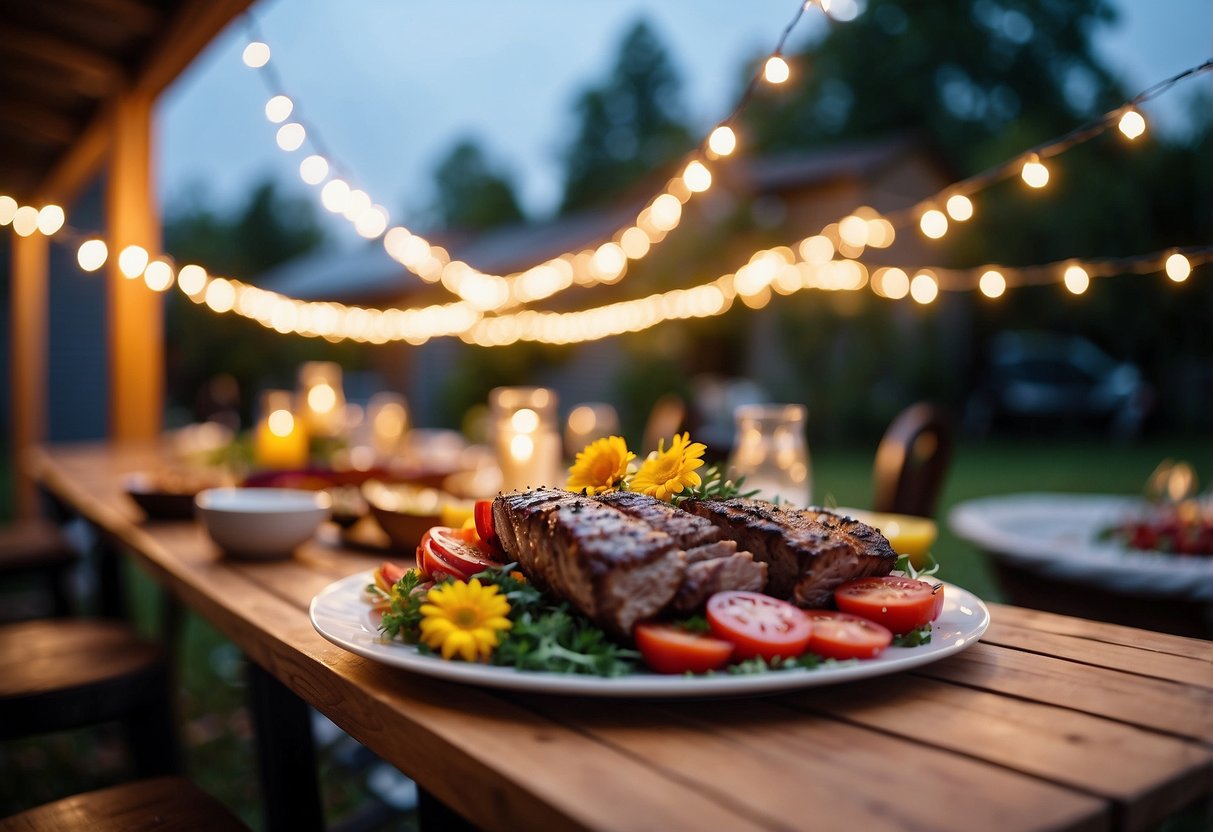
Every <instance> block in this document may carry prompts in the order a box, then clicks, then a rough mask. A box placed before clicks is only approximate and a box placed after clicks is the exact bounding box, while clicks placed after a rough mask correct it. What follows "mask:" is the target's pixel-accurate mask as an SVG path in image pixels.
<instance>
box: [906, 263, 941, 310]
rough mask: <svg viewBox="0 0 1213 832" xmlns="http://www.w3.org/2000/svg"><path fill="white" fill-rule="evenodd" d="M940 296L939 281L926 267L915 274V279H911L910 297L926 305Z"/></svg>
mask: <svg viewBox="0 0 1213 832" xmlns="http://www.w3.org/2000/svg"><path fill="white" fill-rule="evenodd" d="M938 296H939V283H938V282H936V280H935V275H933V274H931V272H929V271H927V270H926V269H923V270H922V271H920V272H919V273H918V274H916V275H914V279H913V280H911V281H910V297H912V298H914V300H916V301H917V302H918V303H921V304H923V305H924V306H925V305H926V304H928V303H930V302H931V301H933V300H935V298H936V297H938Z"/></svg>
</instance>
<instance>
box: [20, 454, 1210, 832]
mask: <svg viewBox="0 0 1213 832" xmlns="http://www.w3.org/2000/svg"><path fill="white" fill-rule="evenodd" d="M158 454H159V449H158V448H156V447H154V446H113V445H107V444H93V445H74V446H67V445H64V446H51V447H46V448H42V449H38V450H35V451H34V452H33V454H32V458H31V462H32V464H33V470H34V471H35V472H36V476H37V478H38V480H39V481H40V483H41V484H42V485H43V486H44V487H45V488H46V489H47V490H48V491H49V492H51V493H52V494H53V495H55V496H56V497H57V498H58V499H59V500H60V501H62V502H63V503H65V504H67V505H69V506H71V507H72V508H73V509H74V510H75V511H77V512H78V513H79V514H80V515H81V516H83V517H84V518H85V519H87V520H88V521H89V522H91V523H92V524H94V525H95V526H97V527H98V528H99V529H100V530H101V532H102V533H103V534H104V535H106V536H108V537H109V538H111V539H112V540H114V541H116V542H118V543H120V544H121V545H122V546H124V547H125V548H127V549H128V550H129V551H130V552H132V553H133V554H134V556H135V557H136V558H137V559H138V561H139V563H141V564H142V565H143V566H144V567H145V568H146V569H147V570H148V571H150V573H151V574H152V575H153V576H154V577H155V578H156V579H157V580H158V581H160V582H161V583H162V584H163V585H164V586H165V587H166V588H167V589H168V590H169V591H171V592H172V593H174V594H175V595H177V596H178V597H179V598H180V599H181V600H182V601H183V602H184V603H185V604H187V605H188V606H189V607H190V608H192V609H194V610H195V611H197V612H198V613H199V614H201V615H202V616H204V617H205V618H206V619H207V620H209V621H210V622H211V623H212V624H214V625H215V626H216V627H217V628H219V629H220V630H221V631H222V632H223V633H224V634H226V635H227V636H228V637H229V638H230V639H231V640H232V641H233V642H234V643H235V644H236V645H238V646H239V647H240V648H241V649H242V650H244V651H245V652H246V653H247V654H248V656H249V658H250V659H251V660H252V661H253V662H255V663H257V665H259V666H260V667H262V668H264V669H265V670H266V671H268V674H271V675H272V677H273V678H274V679H276V680H278V682H280V683H281V685H282V686H284V689H286V690H289V691H291V692H293V694H295V695H297V697H298V698H299V699H300V700H302V701H304V702H307V703H309V704H311V705H313V706H315V707H316V708H317V709H319V710H320V711H321V712H322V713H324V714H325V715H326V716H328V717H329V718H330V719H332V720H333V721H334V722H336V723H337V724H338V725H340V726H341V727H342V728H343V729H345V730H346V731H347V732H349V733H350V734H351V735H352V736H353V737H355V738H356V739H357V740H359V741H360V742H362V743H364V744H365V745H367V746H368V747H369V748H371V749H372V750H373V751H375V752H376V753H377V754H379V755H380V756H382V757H383V758H384V759H386V760H388V761H390V762H391V763H393V764H394V765H396V766H397V767H399V768H400V770H401V771H403V772H404V773H405V774H407V775H408V776H410V777H412V778H413V779H415V780H416V781H417V782H418V783H419V784H420V786H421V787H422V788H423V789H425V790H427V791H429V792H430V793H432V794H434V795H435V796H436V797H437V798H439V799H440V800H442V801H443V802H445V803H446V804H448V805H449V806H451V807H453V808H454V809H455V810H457V811H458V812H459V813H461V814H462V815H464V816H465V817H466V818H468V819H469V820H471V821H473V822H474V823H476V824H477V825H480V826H483V827H485V828H488V829H544V830H548V829H581V828H585V829H611V830H614V829H695V830H700V829H722V830H723V829H728V830H734V829H737V830H744V829H766V830H771V829H785V830H795V829H806V828H813V829H825V830H831V829H838V830H905V829H923V830H927V829H929V830H949V829H956V830H966V831H968V830H973V829H983V830H984V829H989V830H1019V829H1082V830H1100V829H1142V828H1145V827H1148V826H1149V825H1151V824H1152V823H1154V822H1156V821H1158V820H1159V819H1161V818H1164V817H1167V816H1168V815H1170V814H1172V813H1173V812H1175V811H1176V810H1178V809H1181V808H1183V807H1185V806H1188V805H1190V804H1192V803H1193V802H1195V801H1198V800H1200V799H1201V798H1203V797H1206V796H1208V795H1209V794H1210V792H1211V791H1213V644H1210V643H1209V642H1204V641H1198V640H1192V639H1184V638H1178V637H1174V636H1168V635H1161V634H1157V633H1151V632H1145V631H1140V630H1134V629H1129V628H1126V627H1117V626H1111V625H1107V624H1100V623H1093V622H1089V621H1085V620H1080V619H1074V618H1066V617H1061V616H1057V615H1052V614H1047V613H1039V612H1031V611H1028V610H1024V609H1018V608H1015V607H1008V606H999V605H994V606H993V607H992V612H993V623H992V625H991V626H990V629H989V631H988V632H987V633H986V635H985V636H984V637H983V639H982V641H981V643H979V644H976V645H974V646H973V647H971V648H969V649H968V650H966V651H964V652H962V653H960V654H958V655H956V656H954V657H951V658H948V659H945V660H943V661H940V662H937V663H934V664H931V665H927V666H925V667H923V668H921V669H919V670H915V671H912V672H906V673H903V674H900V675H896V676H889V677H882V678H877V679H872V680H866V681H862V682H855V683H852V684H849V685H844V686H837V687H826V688H816V689H812V690H809V691H803V692H798V693H794V694H787V695H780V696H775V697H769V698H762V699H750V700H745V701H737V700H732V701H729V700H720V701H681V702H671V701H620V700H594V699H572V698H560V697H552V696H541V695H529V694H527V695H523V694H516V693H503V692H497V691H493V690H489V689H482V688H475V687H465V686H460V685H456V684H452V683H444V682H439V681H436V680H431V679H428V678H423V677H418V676H415V675H411V674H409V673H408V672H406V671H403V670H400V669H396V668H390V667H386V666H384V665H381V664H378V663H376V662H373V661H369V660H366V659H363V658H360V657H358V656H355V655H352V654H350V653H347V652H345V651H343V650H341V649H340V648H338V647H336V646H334V645H332V644H330V643H329V642H327V641H325V640H324V639H323V638H321V637H320V636H319V635H317V634H316V633H315V632H314V631H313V629H312V626H311V624H310V623H309V621H308V614H307V609H308V604H309V602H310V600H311V599H312V597H313V596H314V595H315V594H316V593H317V592H318V591H319V590H321V589H322V588H323V587H324V586H325V585H327V584H328V583H329V582H331V581H332V580H334V579H335V578H340V577H344V576H346V575H349V574H351V573H353V572H356V571H358V570H362V569H366V568H369V567H370V566H372V565H374V562H375V559H373V558H368V557H366V556H365V555H359V554H357V553H354V552H351V551H346V550H342V549H339V548H335V547H330V546H326V545H323V544H321V543H312V544H308V545H306V546H304V547H303V548H302V549H301V550H300V551H299V552H298V553H297V555H296V557H295V558H294V559H293V560H289V561H285V562H277V563H263V564H255V563H247V562H239V561H233V560H226V559H224V558H223V557H221V556H220V555H219V553H218V552H217V551H216V550H215V549H214V547H213V546H212V545H211V543H210V542H209V540H208V539H207V538H206V537H205V536H204V534H203V532H202V531H201V530H200V529H199V528H198V527H196V526H195V525H194V524H192V523H185V522H182V523H164V524H155V523H141V522H140V519H139V514H138V512H137V510H136V509H135V508H134V506H133V505H132V504H130V503H129V502H128V500H127V499H126V498H125V496H124V495H123V494H122V493H121V485H120V477H121V475H122V474H123V473H125V472H127V471H131V470H135V469H146V468H154V467H155V466H156V464H157V461H158ZM278 682H275V684H277V683H278ZM272 727H273V726H270V728H271V730H272ZM259 728H260V726H259ZM267 746H268V747H267ZM272 747H273V744H272V742H266V743H263V746H262V750H263V752H268V753H272ZM293 753H294V752H292V751H289V750H287V751H285V752H280V756H283V757H288V758H289V757H290V756H291V754H293ZM268 762H272V760H271V761H268ZM285 762H286V763H287V765H288V766H289V765H290V764H291V762H292V761H291V760H290V759H287V760H286V761H285ZM296 765H297V761H296ZM271 767H272V766H271ZM299 791H301V790H300V789H298V788H297V789H296V793H298V792H299ZM270 808H271V810H272V808H273V807H270ZM270 820H271V824H272V825H284V824H283V823H282V818H281V817H279V818H278V821H277V823H275V821H274V816H273V815H272V814H271V816H270Z"/></svg>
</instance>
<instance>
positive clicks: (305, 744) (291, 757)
mask: <svg viewBox="0 0 1213 832" xmlns="http://www.w3.org/2000/svg"><path fill="white" fill-rule="evenodd" d="M248 679H249V699H250V704H251V706H252V715H253V732H254V735H255V742H256V745H257V764H258V769H259V770H260V775H261V799H262V801H263V803H264V816H265V828H266V830H267V832H279V830H283V832H286V830H289V832H305V830H310V829H315V830H323V829H324V807H323V806H322V804H321V800H320V785H319V783H318V782H317V778H316V749H315V745H314V744H313V742H312V723H311V715H310V714H309V712H308V707H307V705H306V704H304V702H303V700H302V699H300V698H299V697H298V696H296V695H295V694H294V693H292V692H291V691H290V689H289V688H287V687H286V686H285V685H283V684H282V683H281V682H279V681H278V680H277V679H276V678H274V676H273V674H271V673H269V672H267V671H266V670H264V669H263V668H262V667H261V666H260V665H258V664H256V663H255V662H248Z"/></svg>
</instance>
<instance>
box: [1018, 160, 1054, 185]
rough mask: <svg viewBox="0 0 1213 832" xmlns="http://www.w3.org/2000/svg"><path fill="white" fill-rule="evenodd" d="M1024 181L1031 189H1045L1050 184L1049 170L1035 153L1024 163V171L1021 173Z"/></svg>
mask: <svg viewBox="0 0 1213 832" xmlns="http://www.w3.org/2000/svg"><path fill="white" fill-rule="evenodd" d="M1019 175H1020V176H1021V177H1022V178H1023V181H1024V182H1025V183H1027V185H1028V187H1029V188H1043V187H1044V186H1045V185H1048V184H1049V169H1048V168H1046V167H1045V166H1044V163H1043V162H1041V161H1040V157H1039V156H1037V155H1036V154H1035V153H1033V154H1032V155H1031V156H1029V157H1028V159H1027V161H1025V162H1024V163H1023V169H1022V170H1021V171H1020V172H1019Z"/></svg>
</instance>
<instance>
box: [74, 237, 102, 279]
mask: <svg viewBox="0 0 1213 832" xmlns="http://www.w3.org/2000/svg"><path fill="white" fill-rule="evenodd" d="M108 256H109V249H108V248H107V247H106V245H105V240H97V239H93V240H85V241H84V242H83V243H81V244H80V249H79V251H77V252H76V262H77V263H79V264H80V268H82V269H84V270H85V271H86V272H95V271H97V269H99V268H101V267H102V266H104V265H105V259H106V258H107V257H108Z"/></svg>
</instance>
